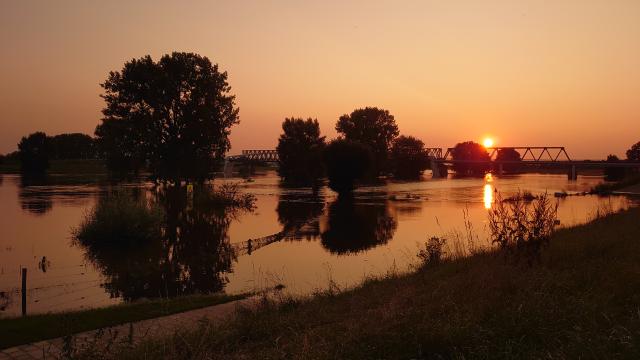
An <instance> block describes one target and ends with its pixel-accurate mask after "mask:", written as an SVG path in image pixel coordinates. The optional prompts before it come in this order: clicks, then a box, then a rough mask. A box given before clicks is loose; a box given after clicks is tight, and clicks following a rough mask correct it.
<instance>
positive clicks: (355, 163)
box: [324, 139, 372, 196]
mask: <svg viewBox="0 0 640 360" xmlns="http://www.w3.org/2000/svg"><path fill="white" fill-rule="evenodd" d="M324 163H325V168H326V169H327V177H328V178H329V187H330V188H331V189H332V190H333V191H336V192H337V193H338V194H339V195H340V196H343V195H349V194H350V193H351V192H352V191H353V189H354V187H355V182H356V180H359V179H362V178H363V177H364V176H365V175H366V174H367V172H368V171H369V169H370V167H371V164H372V154H371V150H370V149H369V148H368V147H367V146H364V145H362V144H360V143H358V142H354V141H349V140H344V139H337V140H333V141H332V142H330V143H329V145H327V147H326V148H325V151H324Z"/></svg>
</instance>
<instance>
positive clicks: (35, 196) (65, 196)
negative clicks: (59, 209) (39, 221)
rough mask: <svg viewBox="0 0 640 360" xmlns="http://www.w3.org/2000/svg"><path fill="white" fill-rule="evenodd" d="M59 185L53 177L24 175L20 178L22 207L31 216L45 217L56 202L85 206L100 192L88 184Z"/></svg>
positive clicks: (65, 183)
mask: <svg viewBox="0 0 640 360" xmlns="http://www.w3.org/2000/svg"><path fill="white" fill-rule="evenodd" d="M67 183H68V181H67V182H63V184H59V182H58V181H56V180H55V178H52V177H42V176H39V177H34V176H28V175H22V176H21V177H20V178H19V191H18V200H19V201H20V207H21V208H22V210H25V211H27V212H29V213H31V214H35V215H43V214H45V213H47V212H49V211H50V210H51V209H52V208H53V203H54V201H55V202H56V203H59V204H64V205H83V204H85V203H86V202H87V200H88V199H89V198H90V197H92V196H94V195H95V194H96V192H98V191H99V190H98V188H97V187H96V186H94V185H88V184H75V185H71V184H67Z"/></svg>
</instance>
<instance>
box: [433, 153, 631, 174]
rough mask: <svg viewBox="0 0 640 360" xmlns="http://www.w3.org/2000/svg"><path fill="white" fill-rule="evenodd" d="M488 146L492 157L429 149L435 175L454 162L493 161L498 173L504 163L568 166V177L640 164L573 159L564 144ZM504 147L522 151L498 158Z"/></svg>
mask: <svg viewBox="0 0 640 360" xmlns="http://www.w3.org/2000/svg"><path fill="white" fill-rule="evenodd" d="M486 149H487V151H489V160H455V159H454V158H453V151H454V148H448V149H447V150H446V152H444V155H442V156H437V155H438V154H442V149H440V148H431V149H428V151H429V153H430V154H434V155H435V156H430V158H431V168H432V172H433V176H434V177H445V176H447V169H448V167H449V166H451V165H455V164H489V165H492V168H494V169H497V171H498V173H502V172H503V170H502V168H503V166H504V165H515V166H522V167H527V166H531V167H538V168H541V167H542V168H564V169H567V172H568V174H567V175H568V177H569V180H577V178H578V169H585V168H596V169H598V168H600V169H603V168H608V167H624V168H640V163H634V162H627V161H619V162H608V161H605V160H573V159H571V158H570V157H569V154H568V153H567V150H566V149H565V147H564V146H504V147H488V148H486ZM504 150H514V151H517V152H518V153H519V154H520V160H503V159H498V158H497V157H498V153H500V152H501V151H504ZM493 165H495V166H493Z"/></svg>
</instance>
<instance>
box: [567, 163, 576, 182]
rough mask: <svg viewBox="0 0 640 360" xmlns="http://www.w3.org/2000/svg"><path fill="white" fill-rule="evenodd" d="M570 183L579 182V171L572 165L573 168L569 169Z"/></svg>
mask: <svg viewBox="0 0 640 360" xmlns="http://www.w3.org/2000/svg"><path fill="white" fill-rule="evenodd" d="M568 177H569V181H576V180H578V170H577V169H576V166H575V165H571V167H570V168H569V174H568Z"/></svg>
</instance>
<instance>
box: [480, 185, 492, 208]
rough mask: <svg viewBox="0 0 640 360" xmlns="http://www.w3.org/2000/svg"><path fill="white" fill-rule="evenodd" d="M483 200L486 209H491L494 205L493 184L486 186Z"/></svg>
mask: <svg viewBox="0 0 640 360" xmlns="http://www.w3.org/2000/svg"><path fill="white" fill-rule="evenodd" d="M482 198H483V201H484V208H485V209H491V204H492V203H493V187H492V186H491V184H484V195H483V197H482Z"/></svg>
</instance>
